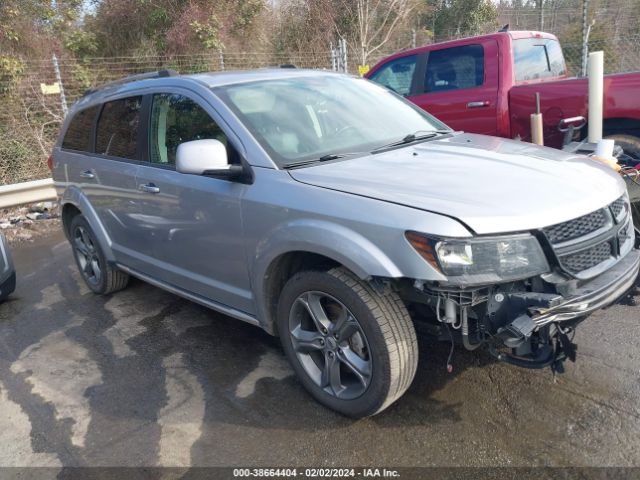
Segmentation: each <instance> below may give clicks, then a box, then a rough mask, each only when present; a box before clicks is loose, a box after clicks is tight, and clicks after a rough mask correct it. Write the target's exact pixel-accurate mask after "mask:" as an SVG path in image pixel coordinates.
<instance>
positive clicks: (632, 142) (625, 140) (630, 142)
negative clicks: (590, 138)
mask: <svg viewBox="0 0 640 480" xmlns="http://www.w3.org/2000/svg"><path fill="white" fill-rule="evenodd" d="M605 138H609V139H611V140H615V141H616V145H620V146H621V147H622V150H623V151H624V153H625V154H626V155H629V156H630V157H633V158H634V159H636V160H638V163H640V138H638V137H636V136H634V135H627V134H623V133H617V134H615V135H608V136H607V137H605Z"/></svg>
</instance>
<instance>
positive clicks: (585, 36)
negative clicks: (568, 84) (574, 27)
mask: <svg viewBox="0 0 640 480" xmlns="http://www.w3.org/2000/svg"><path fill="white" fill-rule="evenodd" d="M588 21H589V0H582V65H581V66H582V69H581V73H582V76H583V77H586V75H587V58H588V56H589V34H590V33H591V26H592V25H593V22H592V23H591V25H589V24H588Z"/></svg>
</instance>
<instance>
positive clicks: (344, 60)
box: [342, 38, 349, 73]
mask: <svg viewBox="0 0 640 480" xmlns="http://www.w3.org/2000/svg"><path fill="white" fill-rule="evenodd" d="M342 55H343V57H342V59H343V60H342V61H343V68H344V70H343V71H344V73H349V69H348V68H347V41H346V40H345V39H344V38H343V39H342Z"/></svg>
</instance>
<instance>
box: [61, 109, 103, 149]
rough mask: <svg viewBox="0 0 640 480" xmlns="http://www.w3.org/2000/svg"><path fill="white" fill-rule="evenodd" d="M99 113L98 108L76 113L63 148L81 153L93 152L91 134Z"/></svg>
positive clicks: (63, 141) (64, 139)
mask: <svg viewBox="0 0 640 480" xmlns="http://www.w3.org/2000/svg"><path fill="white" fill-rule="evenodd" d="M97 113H98V106H95V107H89V108H85V109H84V110H80V111H79V112H78V113H76V114H75V116H74V117H73V119H72V120H71V123H69V128H67V131H66V133H65V134H64V138H63V139H62V148H64V149H67V150H77V151H79V152H89V151H91V148H92V141H91V133H92V132H93V121H94V120H95V118H96V114H97Z"/></svg>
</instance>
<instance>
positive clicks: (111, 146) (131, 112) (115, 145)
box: [96, 97, 142, 160]
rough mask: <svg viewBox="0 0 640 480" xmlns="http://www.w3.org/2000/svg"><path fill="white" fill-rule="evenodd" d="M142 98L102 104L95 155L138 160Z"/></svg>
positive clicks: (130, 98)
mask: <svg viewBox="0 0 640 480" xmlns="http://www.w3.org/2000/svg"><path fill="white" fill-rule="evenodd" d="M141 105H142V97H129V98H123V99H121V100H114V101H113V102H107V103H105V104H104V108H103V109H102V113H101V114H100V120H99V121H98V134H97V137H96V153H100V154H103V155H110V156H113V157H122V158H129V159H133V160H139V155H138V152H137V146H138V130H139V126H140V107H141Z"/></svg>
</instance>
